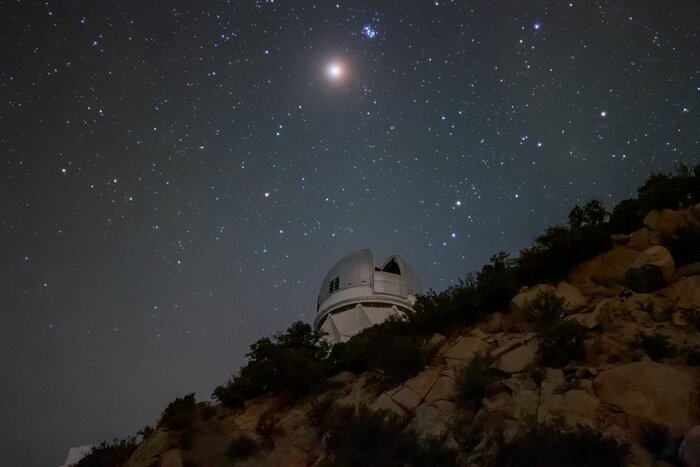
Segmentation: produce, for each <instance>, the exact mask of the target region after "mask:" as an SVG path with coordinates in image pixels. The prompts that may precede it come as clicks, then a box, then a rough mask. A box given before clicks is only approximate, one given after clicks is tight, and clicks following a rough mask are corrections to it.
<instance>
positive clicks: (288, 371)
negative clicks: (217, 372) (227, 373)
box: [213, 321, 329, 407]
mask: <svg viewBox="0 0 700 467" xmlns="http://www.w3.org/2000/svg"><path fill="white" fill-rule="evenodd" d="M328 351H329V345H328V344H327V343H326V342H325V341H324V340H323V339H322V334H321V333H320V332H318V331H314V330H313V329H312V328H311V326H310V325H308V324H306V323H302V322H301V321H298V322H296V323H294V324H292V325H291V326H290V327H289V329H287V332H286V333H284V334H276V335H274V336H272V337H271V338H268V337H265V338H262V339H259V340H258V341H256V342H255V343H254V344H253V345H251V346H250V352H249V353H248V354H247V355H246V356H247V357H248V364H247V365H245V366H244V367H242V368H241V370H240V372H239V374H238V375H236V376H234V377H233V379H232V380H230V381H229V382H228V383H227V384H226V385H223V386H219V387H217V388H216V389H215V390H214V394H213V396H214V397H215V398H216V399H217V400H219V402H221V403H222V404H224V405H226V406H229V407H236V406H239V405H240V404H242V403H243V401H245V400H246V399H250V398H252V397H256V396H259V395H261V394H264V393H266V392H269V391H275V390H282V389H283V390H285V391H286V392H288V393H289V394H290V395H292V396H299V395H301V394H304V393H305V392H306V391H308V390H309V389H310V388H311V387H313V386H315V385H317V384H318V383H320V382H321V381H322V380H323V379H324V378H325V377H326V376H327V374H328V367H327V364H326V356H327V355H328Z"/></svg>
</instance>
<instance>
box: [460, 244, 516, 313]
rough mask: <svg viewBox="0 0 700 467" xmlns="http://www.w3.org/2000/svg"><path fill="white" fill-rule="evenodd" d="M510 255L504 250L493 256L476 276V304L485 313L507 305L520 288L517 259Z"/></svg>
mask: <svg viewBox="0 0 700 467" xmlns="http://www.w3.org/2000/svg"><path fill="white" fill-rule="evenodd" d="M508 256H509V255H508V253H506V252H504V251H501V252H499V253H498V254H497V255H493V256H491V260H490V264H487V265H485V266H484V267H483V268H481V272H480V273H479V274H477V276H476V288H475V292H476V306H477V307H478V308H480V309H481V310H483V312H484V314H486V313H490V312H495V311H498V310H500V309H503V308H505V307H507V306H508V304H509V303H510V301H511V300H512V299H513V297H514V296H515V295H516V294H517V293H518V290H519V289H520V284H519V283H518V274H517V261H515V260H512V259H509V258H508ZM469 324H471V323H469Z"/></svg>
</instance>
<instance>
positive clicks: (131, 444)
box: [77, 437, 138, 467]
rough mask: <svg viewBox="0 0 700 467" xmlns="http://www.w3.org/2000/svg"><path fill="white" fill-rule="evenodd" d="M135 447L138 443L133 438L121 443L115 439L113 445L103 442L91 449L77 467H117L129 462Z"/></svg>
mask: <svg viewBox="0 0 700 467" xmlns="http://www.w3.org/2000/svg"><path fill="white" fill-rule="evenodd" d="M137 447H138V443H137V442H136V438H134V437H129V438H126V439H123V440H121V441H117V440H116V439H115V440H114V442H113V443H108V442H106V441H103V442H102V443H101V444H100V445H99V446H95V447H94V448H92V450H91V451H90V453H89V454H88V455H87V456H85V457H83V458H82V459H81V460H80V461H79V462H78V464H77V467H118V466H121V465H123V464H124V463H126V461H127V460H129V457H131V455H132V454H133V453H134V451H136V448H137Z"/></svg>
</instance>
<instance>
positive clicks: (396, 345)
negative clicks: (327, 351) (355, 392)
mask: <svg viewBox="0 0 700 467" xmlns="http://www.w3.org/2000/svg"><path fill="white" fill-rule="evenodd" d="M412 331H413V329H412V328H411V327H410V325H407V324H406V322H405V321H402V320H399V319H389V320H387V321H385V322H383V323H381V324H378V325H376V326H372V327H369V328H366V329H364V330H362V332H360V333H359V334H357V335H355V336H353V337H352V338H351V339H350V340H349V341H347V342H346V343H345V344H336V345H335V346H333V349H332V351H331V355H330V361H331V365H332V366H333V367H334V371H340V370H350V371H353V372H356V373H360V372H363V371H367V370H379V371H380V372H381V373H383V374H384V375H385V376H386V377H387V378H388V379H389V380H399V379H402V378H403V379H405V378H408V377H410V376H412V375H413V374H415V373H416V372H418V371H420V370H421V369H423V367H425V365H426V364H427V363H428V360H429V359H430V357H431V356H432V355H433V353H434V351H435V349H432V348H430V346H428V338H427V336H425V335H422V334H417V335H416V334H412Z"/></svg>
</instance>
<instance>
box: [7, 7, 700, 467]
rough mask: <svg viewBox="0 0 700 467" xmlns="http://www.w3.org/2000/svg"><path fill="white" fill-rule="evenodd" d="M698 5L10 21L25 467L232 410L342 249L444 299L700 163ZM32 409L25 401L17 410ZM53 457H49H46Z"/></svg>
mask: <svg viewBox="0 0 700 467" xmlns="http://www.w3.org/2000/svg"><path fill="white" fill-rule="evenodd" d="M698 17H700V6H699V5H698V4H697V2H690V1H687V2H672V3H668V2H665V3H664V2H656V3H654V2H641V3H640V2H602V1H592V2H589V1H587V2H578V1H574V2H553V3H551V4H550V5H546V4H543V3H541V2H539V3H538V2H516V1H509V2H461V1H442V0H441V1H435V2H414V1H412V2H374V1H372V2H370V1H352V2H346V3H344V2H340V3H338V2H313V1H308V2H307V1H286V0H276V1H271V0H269V1H264V0H257V1H250V2H235V1H202V2H139V1H135V0H133V1H132V0H129V1H120V2H53V1H48V2H42V3H27V2H12V3H8V4H7V5H5V6H3V8H2V9H0V25H1V26H2V30H3V34H2V35H0V50H2V52H0V54H2V61H1V63H2V67H0V97H1V98H2V99H1V100H0V102H1V107H0V128H2V131H1V132H0V148H1V150H2V154H3V155H4V157H3V166H2V171H0V175H1V176H2V185H1V187H2V188H1V189H0V193H2V196H3V206H2V207H1V208H0V229H1V232H2V238H3V240H4V242H5V248H3V249H2V256H1V258H0V259H1V260H2V266H1V267H0V274H1V276H0V278H1V279H2V280H1V281H0V284H2V286H3V290H2V292H3V293H2V295H3V302H2V306H1V307H0V308H1V310H2V313H0V352H1V353H2V355H3V359H2V360H0V362H1V363H0V375H2V376H0V378H1V379H0V387H3V388H4V390H5V393H4V397H3V398H2V406H0V409H1V411H2V413H3V414H4V415H5V422H6V423H4V424H3V427H2V428H0V436H2V437H3V439H4V440H6V441H7V445H8V446H13V447H12V448H7V449H5V450H4V451H3V459H4V461H5V460H6V461H7V462H9V464H8V465H25V466H31V465H47V464H50V463H54V464H55V463H56V462H57V461H58V462H60V461H62V458H63V457H62V456H64V455H65V452H66V450H67V449H68V447H70V446H77V445H80V444H85V443H91V442H99V441H101V440H104V439H112V438H114V437H124V436H126V435H127V434H132V433H135V432H136V431H137V430H138V429H139V428H141V427H143V426H144V425H145V424H147V423H153V422H154V420H155V419H156V418H157V416H158V414H159V413H160V411H161V410H162V409H163V407H164V405H165V404H166V403H167V402H168V401H169V400H172V399H173V398H174V397H176V396H179V395H182V394H185V393H187V392H191V391H196V392H197V394H198V397H199V398H200V399H206V398H207V397H208V396H209V394H210V393H211V391H212V390H213V388H214V387H215V386H216V385H217V384H221V383H223V382H224V380H225V379H226V378H227V376H228V375H230V374H231V373H232V372H235V371H237V369H238V367H239V366H240V365H241V364H242V363H243V362H244V357H243V356H244V354H245V353H246V351H247V349H248V346H249V345H250V344H251V343H252V342H253V341H254V340H255V339H257V338H258V337H261V336H265V335H269V334H270V333H272V332H274V331H277V330H282V329H285V328H286V327H287V326H288V325H289V324H290V323H291V322H293V321H295V320H300V319H301V320H305V321H312V320H313V315H314V312H315V305H316V294H317V292H318V288H319V287H320V283H319V282H320V280H321V279H322V278H323V276H324V274H325V273H326V271H327V269H328V268H329V267H330V266H331V265H332V264H333V263H334V262H335V261H336V260H337V259H339V258H340V257H341V256H344V255H345V254H348V253H350V252H353V251H355V250H357V249H359V248H371V249H373V251H375V253H376V254H377V256H380V257H385V256H388V255H389V254H390V253H397V254H400V255H401V256H402V257H404V258H406V260H407V261H408V262H409V263H410V264H411V265H412V266H413V268H414V269H415V270H416V272H417V273H418V275H419V276H420V277H421V279H422V282H423V286H424V288H425V289H428V288H434V289H437V290H442V289H444V288H446V287H448V286H449V285H451V284H453V283H454V282H455V281H456V280H457V278H458V277H465V276H466V275H467V274H468V273H469V272H470V271H472V270H474V269H475V268H479V267H480V266H481V265H482V264H483V263H485V262H486V261H487V260H488V258H489V257H490V256H491V255H492V254H494V253H496V252H498V251H499V250H506V251H509V252H511V253H513V254H517V252H518V250H519V249H522V248H524V247H526V246H527V245H528V244H529V243H530V242H531V240H532V239H533V238H534V237H535V236H536V235H538V234H539V233H541V232H542V231H543V229H544V228H545V227H547V226H549V225H553V224H557V223H562V222H563V221H564V220H565V219H566V216H567V214H568V212H569V211H570V209H571V208H572V207H573V205H575V204H577V203H578V204H581V203H585V202H586V201H588V200H589V199H591V198H597V199H600V200H601V201H602V202H603V203H604V204H605V205H606V206H608V207H610V206H612V205H613V204H614V203H617V202H619V201H620V200H622V199H625V198H628V197H630V196H632V195H634V193H635V189H636V187H637V186H638V185H639V184H640V183H641V182H642V181H643V180H644V179H645V178H646V177H647V176H648V175H649V174H650V173H651V172H659V171H663V172H668V171H672V170H673V168H674V165H675V164H677V163H678V162H686V163H690V164H696V163H698V162H700V131H699V130H698V128H700V118H699V112H698V109H700V41H699V40H698V39H699V35H700V26H698V22H697V20H696V19H697V18H698ZM18 402H22V403H18ZM37 445H39V446H42V448H43V449H41V450H37V449H34V447H35V446H37Z"/></svg>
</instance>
